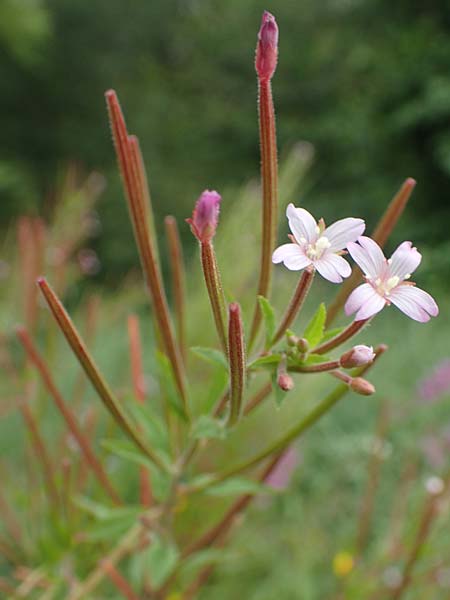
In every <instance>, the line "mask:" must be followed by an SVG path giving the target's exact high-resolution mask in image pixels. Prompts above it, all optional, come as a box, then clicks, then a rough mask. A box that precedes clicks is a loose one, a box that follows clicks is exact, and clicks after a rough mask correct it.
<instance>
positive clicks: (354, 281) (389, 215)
mask: <svg viewBox="0 0 450 600" xmlns="http://www.w3.org/2000/svg"><path fill="white" fill-rule="evenodd" d="M415 186H416V181H415V179H413V178H412V177H408V179H406V180H405V181H404V183H403V185H402V187H401V188H400V189H399V191H398V192H397V193H396V195H395V196H394V197H393V199H392V200H391V202H390V203H389V206H388V207H387V209H386V211H385V212H384V214H383V216H382V217H381V219H380V220H379V222H378V225H377V226H376V227H375V229H374V231H373V233H372V235H371V237H372V239H374V240H375V241H376V242H377V243H378V244H379V246H380V247H381V248H383V247H384V245H385V244H386V242H387V240H388V239H389V236H390V235H391V233H392V231H393V230H394V227H395V226H396V225H397V222H398V220H399V219H400V217H401V216H402V214H403V211H404V210H405V208H406V205H407V203H408V200H409V199H410V197H411V194H412V192H413V190H414V188H415ZM361 277H362V273H361V269H360V268H359V267H358V266H355V267H354V269H353V273H352V274H351V276H350V277H349V278H348V279H346V280H345V282H344V283H343V284H342V286H341V288H340V290H339V292H338V293H337V295H336V298H335V299H334V300H333V303H332V304H331V305H330V307H329V308H328V310H327V326H329V325H330V324H331V323H332V322H333V321H334V319H335V318H336V316H337V314H338V312H339V311H340V310H341V308H342V307H343V306H344V304H345V301H346V300H347V298H348V296H349V294H350V292H351V291H352V290H354V289H355V287H356V286H357V285H358V283H359V282H360V280H361Z"/></svg>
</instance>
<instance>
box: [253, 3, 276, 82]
mask: <svg viewBox="0 0 450 600" xmlns="http://www.w3.org/2000/svg"><path fill="white" fill-rule="evenodd" d="M277 58H278V25H277V22H276V21H275V17H274V16H273V15H271V14H270V13H269V12H267V11H264V13H263V16H262V22H261V28H260V30H259V33H258V44H257V46H256V59H255V68H256V72H257V73H258V77H259V79H260V80H261V81H265V82H267V81H269V80H270V79H272V76H273V74H274V72H275V69H276V66H277Z"/></svg>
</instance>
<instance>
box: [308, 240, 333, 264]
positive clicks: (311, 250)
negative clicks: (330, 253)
mask: <svg viewBox="0 0 450 600" xmlns="http://www.w3.org/2000/svg"><path fill="white" fill-rule="evenodd" d="M330 246H331V244H330V242H329V240H328V238H327V237H325V236H322V237H320V238H319V239H318V240H317V241H316V242H315V243H314V244H308V246H307V247H306V250H305V252H306V256H307V257H308V258H310V259H311V260H317V259H319V258H320V257H321V256H322V255H323V253H324V252H325V250H327V249H328V248H329V247H330Z"/></svg>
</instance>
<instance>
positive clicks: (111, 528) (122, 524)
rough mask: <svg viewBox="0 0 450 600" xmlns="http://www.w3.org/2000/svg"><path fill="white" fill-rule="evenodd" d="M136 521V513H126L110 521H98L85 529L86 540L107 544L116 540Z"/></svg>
mask: <svg viewBox="0 0 450 600" xmlns="http://www.w3.org/2000/svg"><path fill="white" fill-rule="evenodd" d="M134 523H136V515H128V516H127V517H125V516H124V517H123V518H122V519H114V520H111V521H100V522H98V523H94V524H93V525H91V526H90V527H89V529H88V530H87V531H86V539H87V541H88V542H107V543H108V544H109V545H111V543H113V542H115V541H116V540H118V539H119V538H120V537H121V536H122V535H123V534H124V533H125V532H126V531H127V530H128V529H130V527H132V526H133V524H134Z"/></svg>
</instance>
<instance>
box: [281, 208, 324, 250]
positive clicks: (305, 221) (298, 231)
mask: <svg viewBox="0 0 450 600" xmlns="http://www.w3.org/2000/svg"><path fill="white" fill-rule="evenodd" d="M286 216H287V218H288V221H289V227H290V230H291V231H292V233H293V234H294V237H295V239H296V240H297V242H300V240H301V238H304V239H305V240H306V241H307V242H308V243H313V242H315V241H316V239H317V229H316V228H317V222H316V220H315V218H314V217H313V216H312V214H311V213H309V212H308V211H307V210H305V209H304V208H296V207H295V206H294V205H293V204H292V203H291V204H288V207H287V209H286Z"/></svg>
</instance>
